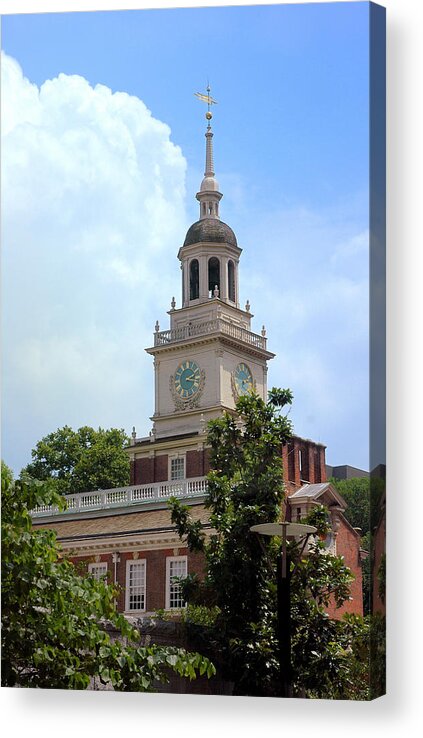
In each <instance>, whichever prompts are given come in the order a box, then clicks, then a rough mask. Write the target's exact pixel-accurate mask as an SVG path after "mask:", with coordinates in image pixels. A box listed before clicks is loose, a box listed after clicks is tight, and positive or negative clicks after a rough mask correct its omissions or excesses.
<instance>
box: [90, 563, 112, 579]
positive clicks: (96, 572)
mask: <svg viewBox="0 0 423 738" xmlns="http://www.w3.org/2000/svg"><path fill="white" fill-rule="evenodd" d="M107 572H108V566H107V561H96V562H93V563H91V564H88V574H89V575H90V576H91V577H93V579H96V580H97V581H100V580H101V579H104V578H105V577H107Z"/></svg>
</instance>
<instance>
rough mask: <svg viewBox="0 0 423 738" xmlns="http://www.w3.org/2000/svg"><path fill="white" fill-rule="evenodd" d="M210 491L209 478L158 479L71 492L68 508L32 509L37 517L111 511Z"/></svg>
mask: <svg viewBox="0 0 423 738" xmlns="http://www.w3.org/2000/svg"><path fill="white" fill-rule="evenodd" d="M206 493H207V479H206V478H205V477H193V478H192V479H181V480H180V481H175V482H154V483H152V484H139V485H133V486H130V487H116V488H114V489H106V490H96V491H93V492H83V493H80V494H75V495H67V496H66V497H65V499H66V503H67V506H66V510H64V511H63V510H62V511H60V510H59V509H58V508H57V507H55V506H52V505H41V506H39V507H37V508H35V510H33V511H32V512H31V515H32V517H33V518H40V517H46V516H49V515H59V514H60V515H72V514H75V513H79V512H81V511H89V510H108V509H110V508H122V507H130V506H131V505H137V504H139V503H143V502H160V501H163V500H168V499H169V498H170V497H182V498H189V497H201V496H203V495H205V494H206Z"/></svg>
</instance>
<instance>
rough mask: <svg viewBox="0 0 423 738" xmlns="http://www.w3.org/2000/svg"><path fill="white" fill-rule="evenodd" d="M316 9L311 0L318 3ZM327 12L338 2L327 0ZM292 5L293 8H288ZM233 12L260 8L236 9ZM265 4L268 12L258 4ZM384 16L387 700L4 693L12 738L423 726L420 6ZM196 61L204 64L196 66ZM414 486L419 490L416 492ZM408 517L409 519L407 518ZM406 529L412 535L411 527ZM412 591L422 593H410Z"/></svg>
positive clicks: (391, 732)
mask: <svg viewBox="0 0 423 738" xmlns="http://www.w3.org/2000/svg"><path fill="white" fill-rule="evenodd" d="M317 1H318V0H308V2H317ZM327 1H328V2H331V1H333V0H327ZM286 2H287V3H288V2H289V3H291V2H293V0H286ZM225 4H226V3H224V2H222V1H221V0H206V2H200V1H199V0H182V2H179V3H178V2H176V3H171V2H168V3H166V2H163V1H162V2H160V0H149V1H147V2H142V1H141V0H138V1H134V0H125V1H124V2H123V3H122V4H121V5H120V8H121V9H123V8H128V9H130V8H142V7H151V8H153V7H166V5H167V6H168V7H170V6H171V5H172V6H180V7H182V6H183V7H192V6H195V5H225ZM230 4H231V5H247V4H256V5H258V4H263V3H261V2H260V0H255V2H254V3H253V2H252V0H244V1H243V2H240V1H239V0H231V2H230ZM265 4H268V5H269V4H274V3H273V2H272V0H265ZM381 4H382V5H384V6H385V7H387V9H388V16H387V17H388V285H387V286H388V426H389V428H388V499H389V508H388V556H389V570H388V593H389V591H391V592H392V593H393V595H392V597H391V598H390V601H389V603H388V633H389V634H390V656H389V660H388V668H389V682H388V685H389V691H390V694H389V696H388V697H386V698H383V699H381V700H378V701H376V702H374V703H370V704H366V703H348V702H337V703H333V702H330V701H327V702H326V701H317V700H313V701H302V702H301V703H300V702H298V700H293V701H289V702H286V701H284V703H283V704H282V702H281V701H280V700H270V699H259V698H257V699H252V698H227V697H214V698H211V697H208V696H204V697H202V696H195V697H190V696H189V695H137V694H119V695H116V694H110V692H96V693H92V692H91V693H86V692H67V691H60V690H30V689H28V690H26V689H14V690H13V689H2V690H1V691H0V700H1V711H2V722H3V724H4V725H5V726H7V725H8V724H9V722H10V725H13V734H14V735H16V736H18V737H19V736H21V735H30V736H31V738H49V736H53V735H56V734H57V730H58V727H59V730H60V736H61V738H74V736H75V735H78V734H79V735H80V736H82V737H83V736H85V735H91V734H93V733H96V734H98V733H99V732H101V734H102V735H103V736H104V737H105V738H107V737H108V736H115V735H118V734H120V733H121V732H122V731H128V730H132V731H136V730H139V724H140V716H141V715H142V723H143V728H144V729H148V728H150V729H151V731H154V735H155V736H161V735H168V734H169V732H170V731H174V729H175V724H180V725H183V726H184V731H185V732H186V733H189V732H191V733H192V735H196V734H197V733H198V732H199V731H200V730H201V734H202V736H203V738H208V736H210V737H213V738H215V736H216V734H218V733H219V732H222V733H223V732H225V733H226V732H227V730H228V729H229V730H231V729H232V730H236V731H237V733H238V734H242V735H243V738H247V737H248V736H252V737H253V736H254V738H256V736H257V735H263V736H264V735H266V734H269V735H270V734H271V732H272V731H278V735H279V734H281V733H282V732H284V733H287V732H290V733H291V734H292V735H293V736H299V735H301V734H302V733H304V732H307V733H311V734H312V735H313V737H314V738H320V736H322V738H327V736H328V733H330V734H331V735H336V736H341V735H342V738H350V737H351V738H357V736H360V738H379V736H383V738H397V736H398V734H400V735H404V736H405V735H406V736H407V738H414V736H417V735H419V727H421V712H420V704H421V689H420V684H421V669H420V664H421V662H422V660H423V659H422V657H423V654H422V639H421V636H420V635H419V630H420V613H421V611H422V596H421V592H420V590H421V588H420V586H419V582H420V581H421V571H420V560H421V552H420V538H421V534H420V526H419V521H421V520H423V510H422V500H423V495H422V493H421V490H420V480H419V476H420V473H419V467H418V466H416V465H417V464H418V461H419V459H420V457H421V442H422V441H421V417H422V414H423V402H422V399H423V389H422V387H423V385H422V377H423V361H422V345H421V315H423V290H422V287H421V275H422V272H423V270H422V252H423V247H422V244H423V220H422V217H421V210H422V207H421V171H422V157H423V144H422V141H423V136H422V134H421V131H422V130H423V100H422V95H421V69H422V67H423V44H422V41H421V27H422V20H423V18H422V15H423V2H422V1H421V0H384V2H382V3H381ZM116 7H119V4H118V3H117V2H116V0H91V1H90V2H89V1H88V0H85V2H84V0H61V1H60V0H56V2H54V1H53V0H35V1H34V0H1V8H0V10H1V12H2V13H18V12H36V11H38V12H45V11H51V12H58V11H60V10H63V11H64V10H78V11H81V10H96V9H103V10H106V9H113V8H116ZM193 63H195V64H197V65H198V63H199V60H195V61H194V62H193ZM416 477H417V483H416ZM405 511H407V515H408V516H407V518H406V519H405V515H404V513H405ZM412 522H413V523H414V525H412ZM416 583H417V586H416Z"/></svg>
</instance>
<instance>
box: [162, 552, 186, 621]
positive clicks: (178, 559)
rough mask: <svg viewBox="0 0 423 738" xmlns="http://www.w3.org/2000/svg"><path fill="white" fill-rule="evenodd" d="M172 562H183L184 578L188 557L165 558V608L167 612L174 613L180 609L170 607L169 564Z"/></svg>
mask: <svg viewBox="0 0 423 738" xmlns="http://www.w3.org/2000/svg"><path fill="white" fill-rule="evenodd" d="M173 561H184V562H185V576H187V574H188V556H166V599H165V608H166V610H169V612H175V610H180V609H181V608H179V607H178V608H175V607H171V606H170V564H171V562H173Z"/></svg>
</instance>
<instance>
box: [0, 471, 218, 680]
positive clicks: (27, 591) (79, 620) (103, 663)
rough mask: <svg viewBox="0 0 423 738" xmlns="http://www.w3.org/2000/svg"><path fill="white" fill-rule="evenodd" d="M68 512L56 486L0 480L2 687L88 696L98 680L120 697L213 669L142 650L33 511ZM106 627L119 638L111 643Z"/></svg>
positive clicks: (110, 597)
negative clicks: (35, 523) (36, 523)
mask: <svg viewBox="0 0 423 738" xmlns="http://www.w3.org/2000/svg"><path fill="white" fill-rule="evenodd" d="M50 504H53V505H57V506H59V507H62V508H63V506H64V504H65V503H64V500H63V498H62V497H60V496H59V495H58V494H57V492H56V490H55V485H54V484H52V483H51V482H39V481H36V480H32V479H29V478H28V479H21V480H19V481H16V482H13V481H11V479H10V475H9V474H8V473H7V469H5V473H4V474H2V520H1V533H2V563H1V568H2V686H5V687H13V686H21V687H43V688H56V689H87V688H89V687H90V686H92V680H93V678H98V679H99V680H100V681H101V682H102V683H104V684H111V685H112V687H113V688H114V689H115V690H119V691H141V692H144V691H153V690H154V686H155V685H156V684H157V681H162V682H165V681H167V679H168V672H169V670H170V669H171V670H173V671H175V672H176V673H177V674H179V675H181V676H184V677H188V678H190V679H193V678H195V677H196V676H197V675H198V674H207V675H208V676H211V675H213V674H214V673H215V669H214V667H213V665H212V664H211V662H210V661H209V660H208V659H207V658H204V657H202V656H200V654H198V653H187V652H186V651H184V650H183V649H178V648H163V647H159V646H154V645H153V646H150V647H142V646H141V645H140V643H139V634H138V632H137V631H136V630H135V629H134V628H132V626H130V625H129V623H128V622H127V621H126V620H125V618H124V617H123V616H122V615H119V614H118V613H117V612H116V609H115V604H114V601H115V598H116V596H117V592H116V590H115V589H114V588H113V587H111V586H109V585H107V584H106V583H105V582H103V581H97V580H95V579H94V578H92V577H89V576H85V577H81V576H79V575H78V574H77V573H76V571H75V568H74V566H73V565H72V564H71V563H70V562H69V561H67V560H66V559H64V558H62V557H61V554H60V551H59V549H58V546H57V543H56V537H55V534H54V532H53V531H51V530H37V531H35V530H33V528H32V521H31V517H30V514H29V510H31V509H33V508H34V507H36V506H37V505H50ZM106 624H109V625H111V626H112V627H113V629H114V630H115V632H116V631H118V632H120V635H121V636H122V637H121V638H119V639H117V640H115V638H113V639H112V638H111V637H110V635H109V633H108V632H107V630H106Z"/></svg>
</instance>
